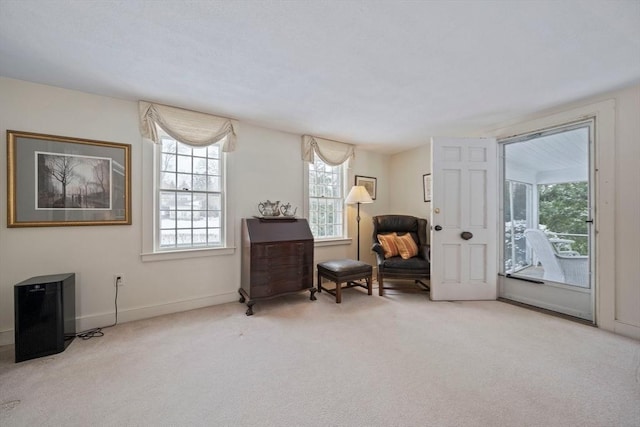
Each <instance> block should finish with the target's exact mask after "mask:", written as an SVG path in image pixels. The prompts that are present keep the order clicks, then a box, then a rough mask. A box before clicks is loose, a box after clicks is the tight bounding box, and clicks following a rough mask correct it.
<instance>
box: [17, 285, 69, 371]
mask: <svg viewBox="0 0 640 427" xmlns="http://www.w3.org/2000/svg"><path fill="white" fill-rule="evenodd" d="M75 285H76V275H75V273H64V274H53V275H49V276H38V277H32V278H30V279H27V280H25V281H23V282H20V283H18V284H17V285H15V286H14V288H13V296H14V303H15V307H14V311H15V327H14V330H15V343H16V363H17V362H22V361H24V360H29V359H35V358H36V357H42V356H48V355H50V354H55V353H60V352H62V351H64V349H65V348H66V347H67V346H68V345H69V344H70V343H71V341H72V340H73V338H74V337H75V334H76V291H75Z"/></svg>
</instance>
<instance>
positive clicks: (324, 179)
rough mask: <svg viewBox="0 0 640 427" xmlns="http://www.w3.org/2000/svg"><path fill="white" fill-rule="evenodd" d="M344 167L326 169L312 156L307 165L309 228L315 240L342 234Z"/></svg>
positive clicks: (340, 236) (343, 228)
mask: <svg viewBox="0 0 640 427" xmlns="http://www.w3.org/2000/svg"><path fill="white" fill-rule="evenodd" d="M344 171H345V167H344V164H342V165H339V166H329V165H327V164H326V163H324V162H323V161H322V160H320V158H319V156H315V159H314V162H313V163H309V226H310V227H311V232H312V233H313V237H314V238H316V239H335V238H342V237H344V235H345V231H346V230H345V227H344V223H345V220H344V181H345V180H344Z"/></svg>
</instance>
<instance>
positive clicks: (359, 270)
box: [318, 259, 373, 304]
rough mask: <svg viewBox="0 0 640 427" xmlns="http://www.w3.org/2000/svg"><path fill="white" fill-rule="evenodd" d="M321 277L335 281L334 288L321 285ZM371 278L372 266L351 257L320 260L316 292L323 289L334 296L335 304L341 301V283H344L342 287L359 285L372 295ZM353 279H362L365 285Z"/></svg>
mask: <svg viewBox="0 0 640 427" xmlns="http://www.w3.org/2000/svg"><path fill="white" fill-rule="evenodd" d="M323 278H325V279H327V280H330V281H332V282H335V284H336V288H335V290H334V289H327V288H324V287H323V286H322V279H323ZM372 278H373V267H371V266H370V265H369V264H367V263H365V262H360V261H355V260H353V259H339V260H334V261H325V262H321V263H319V264H318V293H320V292H322V291H323V290H325V291H327V292H328V293H330V294H331V295H334V296H335V297H336V304H340V303H341V302H342V289H343V286H342V284H343V283H346V286H344V289H347V288H353V287H354V286H360V287H361V288H365V289H366V290H367V293H368V294H369V295H372V293H373V284H372ZM355 280H364V281H365V282H366V285H364V284H363V283H359V282H355Z"/></svg>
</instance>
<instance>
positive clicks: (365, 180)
mask: <svg viewBox="0 0 640 427" xmlns="http://www.w3.org/2000/svg"><path fill="white" fill-rule="evenodd" d="M376 183H377V179H376V178H374V177H372V176H362V175H356V185H362V186H363V187H364V188H366V189H367V192H369V195H370V196H371V198H372V199H373V200H375V199H376V191H377V190H376Z"/></svg>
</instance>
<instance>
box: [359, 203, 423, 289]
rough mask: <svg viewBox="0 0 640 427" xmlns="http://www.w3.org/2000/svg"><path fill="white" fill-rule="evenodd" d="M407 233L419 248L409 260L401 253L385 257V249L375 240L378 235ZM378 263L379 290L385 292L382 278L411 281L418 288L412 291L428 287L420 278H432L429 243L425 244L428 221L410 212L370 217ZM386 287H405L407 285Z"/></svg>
mask: <svg viewBox="0 0 640 427" xmlns="http://www.w3.org/2000/svg"><path fill="white" fill-rule="evenodd" d="M393 233H397V234H398V235H405V234H407V233H408V234H409V235H410V236H411V237H412V238H413V241H414V242H415V244H416V246H417V248H418V254H417V255H416V256H414V257H412V258H409V259H403V258H402V257H401V256H399V255H398V256H390V257H388V258H385V251H384V249H383V247H382V245H381V244H380V240H379V239H378V235H379V234H383V235H384V234H393ZM371 249H372V250H373V251H374V252H375V253H376V259H377V264H378V290H379V294H380V295H384V280H385V279H404V280H414V281H415V283H416V284H417V285H420V286H421V287H420V288H416V287H412V290H428V289H429V287H428V285H427V284H426V283H424V282H423V280H426V279H429V278H430V277H431V263H430V258H429V257H430V254H429V246H428V245H427V220H426V219H422V218H417V217H414V216H409V215H380V216H374V217H373V247H372V248H371ZM387 289H402V290H408V288H407V287H402V288H399V287H394V288H389V287H387Z"/></svg>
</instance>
